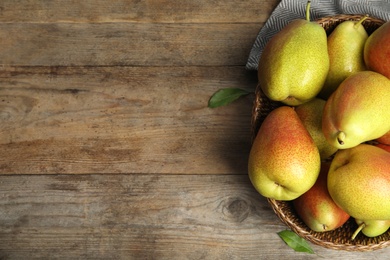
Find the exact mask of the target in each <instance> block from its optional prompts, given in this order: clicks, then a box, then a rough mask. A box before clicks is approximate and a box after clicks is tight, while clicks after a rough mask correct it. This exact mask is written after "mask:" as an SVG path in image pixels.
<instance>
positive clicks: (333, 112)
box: [322, 71, 390, 149]
mask: <svg viewBox="0 0 390 260" xmlns="http://www.w3.org/2000/svg"><path fill="white" fill-rule="evenodd" d="M389 130H390V80H389V79H388V78H386V77H385V76H383V75H381V74H379V73H376V72H373V71H360V72H356V73H355V74H353V75H351V76H349V77H348V78H346V79H345V80H344V81H343V82H342V83H341V84H340V86H339V87H338V88H337V89H336V91H335V92H333V94H332V95H331V96H330V97H329V99H328V100H327V101H326V104H325V107H324V112H323V115H322V131H323V133H324V135H325V138H326V139H327V140H328V142H329V143H330V144H331V145H333V146H335V147H337V148H338V149H346V148H351V147H354V146H356V145H358V144H360V143H363V142H366V141H369V140H374V139H376V138H378V137H381V136H383V135H384V134H385V133H387V132H388V131H389Z"/></svg>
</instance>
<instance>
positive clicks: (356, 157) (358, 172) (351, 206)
mask: <svg viewBox="0 0 390 260" xmlns="http://www.w3.org/2000/svg"><path fill="white" fill-rule="evenodd" d="M328 191H329V194H330V196H331V197H332V199H333V201H334V202H335V203H336V204H337V205H338V206H339V207H340V208H342V209H343V210H344V211H345V212H347V213H348V214H349V215H350V216H351V217H354V218H355V219H361V220H370V219H376V220H386V219H390V199H389V198H390V153H389V152H387V151H385V150H383V149H381V148H379V147H376V146H374V145H369V144H360V145H358V146H355V147H353V148H349V149H344V150H338V151H337V152H336V154H335V156H334V158H333V160H332V163H331V165H330V169H329V173H328Z"/></svg>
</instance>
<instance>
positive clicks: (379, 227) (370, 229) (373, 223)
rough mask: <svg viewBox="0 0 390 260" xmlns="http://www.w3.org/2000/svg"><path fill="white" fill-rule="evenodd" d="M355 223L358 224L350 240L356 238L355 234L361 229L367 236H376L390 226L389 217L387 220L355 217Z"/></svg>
mask: <svg viewBox="0 0 390 260" xmlns="http://www.w3.org/2000/svg"><path fill="white" fill-rule="evenodd" d="M355 222H356V224H358V225H359V226H358V228H357V229H356V231H355V232H354V233H353V234H352V240H354V239H355V238H356V236H357V235H358V234H359V232H360V231H361V232H362V233H363V234H364V235H366V236H367V237H377V236H380V235H382V234H384V233H385V232H386V231H387V230H388V229H389V228H390V219H389V220H375V219H370V220H360V219H355Z"/></svg>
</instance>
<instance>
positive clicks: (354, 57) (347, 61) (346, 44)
mask: <svg viewBox="0 0 390 260" xmlns="http://www.w3.org/2000/svg"><path fill="white" fill-rule="evenodd" d="M367 17H368V16H365V17H364V18H362V19H360V21H344V22H342V23H340V24H339V25H337V26H336V28H335V29H334V30H333V32H332V33H331V34H330V35H329V37H328V52H329V64H330V66H329V73H328V76H327V78H326V81H325V84H324V86H323V87H322V89H321V92H320V93H319V95H318V96H319V97H320V98H323V99H328V98H329V96H330V94H332V93H333V91H335V90H336V88H337V87H338V86H339V85H340V84H341V82H342V81H343V80H344V79H346V78H347V77H348V76H350V75H352V74H354V73H355V72H358V71H362V70H366V65H365V63H364V55H363V53H364V44H365V42H366V40H367V38H368V34H367V32H366V30H365V29H364V27H363V25H362V22H363V21H364V20H366V19H367Z"/></svg>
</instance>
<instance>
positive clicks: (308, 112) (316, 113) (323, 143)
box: [295, 98, 337, 159]
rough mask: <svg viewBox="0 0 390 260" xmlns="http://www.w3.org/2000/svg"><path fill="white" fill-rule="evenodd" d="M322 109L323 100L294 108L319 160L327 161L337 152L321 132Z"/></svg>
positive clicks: (315, 100) (317, 99) (311, 101)
mask: <svg viewBox="0 0 390 260" xmlns="http://www.w3.org/2000/svg"><path fill="white" fill-rule="evenodd" d="M324 107H325V100H323V99H319V98H314V99H312V100H310V101H308V102H306V103H304V104H301V105H299V106H297V107H296V108H295V112H296V113H297V114H298V116H299V118H300V119H301V121H302V123H303V125H304V126H305V128H306V129H307V131H309V133H310V136H311V137H312V138H313V140H314V143H315V144H316V145H317V147H318V150H319V152H320V157H321V159H327V158H329V157H330V156H331V155H333V154H334V153H335V152H336V151H337V148H336V147H334V146H333V145H331V144H329V142H328V141H327V140H326V138H325V136H324V133H323V132H322V113H323V110H324Z"/></svg>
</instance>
